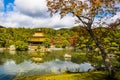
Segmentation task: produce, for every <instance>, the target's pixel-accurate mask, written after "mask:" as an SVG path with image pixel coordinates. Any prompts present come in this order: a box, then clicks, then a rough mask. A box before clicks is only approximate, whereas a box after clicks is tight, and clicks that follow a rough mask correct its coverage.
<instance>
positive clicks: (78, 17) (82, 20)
mask: <svg viewBox="0 0 120 80" xmlns="http://www.w3.org/2000/svg"><path fill="white" fill-rule="evenodd" d="M76 17H77V18H78V19H79V20H80V21H81V22H82V23H83V24H84V26H85V25H88V23H86V22H85V21H83V20H82V19H81V17H80V16H78V15H76Z"/></svg>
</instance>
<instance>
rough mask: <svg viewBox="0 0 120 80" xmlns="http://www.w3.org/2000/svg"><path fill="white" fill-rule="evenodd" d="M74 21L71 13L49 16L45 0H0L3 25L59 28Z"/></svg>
mask: <svg viewBox="0 0 120 80" xmlns="http://www.w3.org/2000/svg"><path fill="white" fill-rule="evenodd" d="M119 16H120V12H119V13H117V14H116V15H115V16H113V18H111V19H109V20H107V21H108V23H109V22H113V21H115V20H116V19H117V18H118V17H119ZM104 20H105V19H104ZM74 21H75V18H74V17H73V16H71V15H67V16H65V17H64V18H62V19H60V16H59V15H58V14H55V15H54V16H53V17H50V16H49V12H47V7H46V0H0V25H2V26H5V27H25V28H35V27H49V28H55V29H59V28H70V27H73V26H76V24H75V22H74ZM96 21H97V20H96Z"/></svg>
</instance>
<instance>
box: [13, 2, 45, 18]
mask: <svg viewBox="0 0 120 80" xmlns="http://www.w3.org/2000/svg"><path fill="white" fill-rule="evenodd" d="M45 1H46V0H15V2H14V4H15V5H16V8H17V9H19V10H20V12H21V13H23V14H25V15H29V16H32V17H34V16H37V17H38V16H40V17H44V16H47V7H46V2H45Z"/></svg>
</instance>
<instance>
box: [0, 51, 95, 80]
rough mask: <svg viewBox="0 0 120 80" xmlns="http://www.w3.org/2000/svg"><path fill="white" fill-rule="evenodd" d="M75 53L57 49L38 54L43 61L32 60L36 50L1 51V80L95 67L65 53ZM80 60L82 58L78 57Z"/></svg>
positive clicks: (86, 69)
mask: <svg viewBox="0 0 120 80" xmlns="http://www.w3.org/2000/svg"><path fill="white" fill-rule="evenodd" d="M68 52H69V54H71V55H72V54H74V52H73V51H68V50H59V51H58V50H57V51H53V52H52V53H46V54H44V55H42V56H41V55H40V54H41V53H38V52H37V54H39V55H38V56H39V57H41V58H43V62H42V63H36V62H33V61H32V60H31V58H32V57H33V55H32V56H31V54H34V53H36V52H0V80H12V79H13V78H14V77H16V76H17V77H19V76H32V75H44V74H60V73H63V72H65V71H66V70H69V71H71V72H81V71H88V69H90V68H93V67H92V66H91V65H90V64H89V63H87V62H84V63H78V62H77V61H76V62H75V61H74V60H72V59H71V60H67V61H66V60H65V59H64V54H65V53H68ZM78 60H80V59H78Z"/></svg>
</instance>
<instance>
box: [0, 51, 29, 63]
mask: <svg viewBox="0 0 120 80" xmlns="http://www.w3.org/2000/svg"><path fill="white" fill-rule="evenodd" d="M28 59H29V56H28V54H27V52H16V54H10V53H9V52H3V53H0V64H1V62H2V64H3V63H5V62H6V61H7V60H14V61H15V62H16V64H20V63H22V62H23V61H25V60H28ZM2 64H1V65H2Z"/></svg>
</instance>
